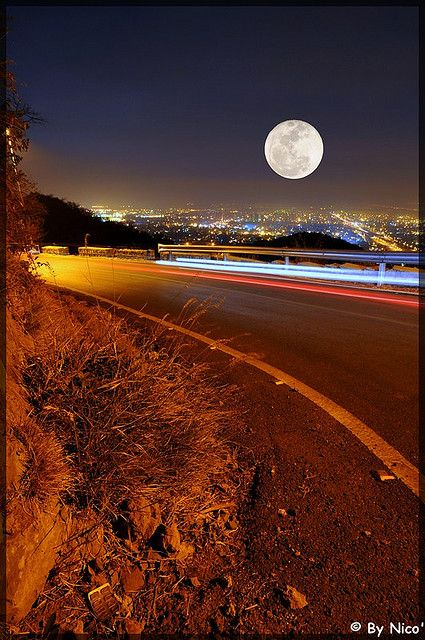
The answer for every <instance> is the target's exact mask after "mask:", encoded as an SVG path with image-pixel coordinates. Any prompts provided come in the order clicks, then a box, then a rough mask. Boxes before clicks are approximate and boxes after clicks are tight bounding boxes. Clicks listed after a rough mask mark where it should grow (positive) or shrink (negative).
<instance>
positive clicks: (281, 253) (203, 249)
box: [158, 244, 419, 266]
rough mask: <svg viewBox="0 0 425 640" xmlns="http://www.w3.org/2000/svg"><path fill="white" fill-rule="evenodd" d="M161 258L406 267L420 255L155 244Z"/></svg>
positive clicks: (414, 263)
mask: <svg viewBox="0 0 425 640" xmlns="http://www.w3.org/2000/svg"><path fill="white" fill-rule="evenodd" d="M158 252H159V256H160V258H161V257H162V254H164V253H167V254H168V255H169V256H173V255H175V254H183V255H184V254H191V253H192V254H193V253H199V254H210V255H226V254H229V253H233V254H243V255H257V256H261V255H272V256H276V257H277V258H279V257H284V258H291V257H292V258H316V259H320V260H335V261H344V262H345V261H350V262H353V263H356V262H373V263H374V264H405V265H409V266H419V253H416V252H414V251H406V252H405V251H391V252H381V251H335V250H326V251H317V250H315V251H313V250H310V249H287V248H285V247H282V248H280V247H278V248H275V247H244V246H232V245H206V244H200V245H195V244H193V245H187V244H158Z"/></svg>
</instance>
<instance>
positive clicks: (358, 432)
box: [60, 286, 425, 501]
mask: <svg viewBox="0 0 425 640" xmlns="http://www.w3.org/2000/svg"><path fill="white" fill-rule="evenodd" d="M60 288H61V289H67V290H68V291H73V292H74V293H79V294H81V295H83V296H88V297H90V298H95V299H96V300H99V301H100V302H104V303H106V304H109V305H112V306H115V307H117V308H118V309H122V310H123V311H126V312H128V313H132V314H134V315H136V316H138V317H140V318H144V319H146V320H151V321H153V322H156V323H157V324H160V325H162V326H164V327H167V328H168V329H174V330H175V331H179V332H180V333H183V334H185V335H187V336H191V337H192V338H194V339H195V340H198V341H200V342H204V343H205V344H207V345H208V346H209V347H210V348H212V349H217V350H218V351H222V352H223V353H226V354H228V355H229V356H231V357H232V358H235V359H236V360H239V361H241V362H244V363H246V364H249V365H251V366H252V367H255V368H256V369H259V370H260V371H263V372H264V373H267V374H268V375H270V376H271V377H272V378H273V379H274V381H275V382H276V384H285V385H286V386H288V387H290V388H291V389H294V390H295V391H298V393H300V394H301V395H303V396H304V397H305V398H307V399H308V400H310V401H311V402H313V403H314V404H315V405H317V406H318V407H320V408H321V409H323V411H325V412H326V413H327V414H328V415H330V416H331V417H332V418H334V419H335V420H336V421H337V422H339V423H340V424H341V425H342V426H344V427H345V428H346V429H348V430H349V431H350V432H351V433H352V434H353V435H354V436H356V438H357V439H358V440H360V442H361V443H362V444H364V445H365V446H366V447H367V448H368V449H369V451H371V452H372V453H373V454H374V455H375V456H376V457H377V458H378V459H379V460H381V462H383V463H384V464H385V465H386V466H387V467H388V468H389V469H390V471H391V472H392V473H393V474H394V475H395V476H397V478H398V479H399V480H401V481H402V482H403V483H404V484H405V485H406V486H407V487H408V488H409V489H410V490H411V491H412V492H413V493H414V494H415V495H416V496H418V498H419V499H420V500H422V501H423V497H422V496H421V495H420V492H419V487H420V485H421V486H425V484H424V482H425V477H424V476H423V474H421V473H420V472H419V469H417V468H416V467H415V466H414V465H413V464H412V463H411V462H409V460H407V459H406V458H405V457H404V456H403V455H402V454H401V453H400V452H399V451H397V449H395V448H394V447H392V446H391V445H390V444H388V442H386V441H385V440H384V439H383V438H381V436H379V435H378V434H377V433H375V431H374V430H373V429H372V428H371V427H368V426H367V425H366V424H365V423H364V422H362V421H361V420H359V418H356V416H354V415H353V414H352V413H350V412H349V411H347V410H346V409H344V408H343V407H341V406H340V405H338V404H337V403H336V402H334V401H333V400H331V399H330V398H327V397H326V396H325V395H323V394H322V393H320V392H319V391H316V390H315V389H313V388H312V387H309V386H308V385H306V384H304V383H303V382H301V381H300V380H297V379H296V378H294V377H293V376H291V375H289V374H288V373H285V372H284V371H282V370H281V369H278V368H277V367H273V366H272V365H270V364H268V363H267V362H263V361H262V360H259V359H258V358H255V357H253V356H250V355H248V354H245V353H243V352H242V351H238V350H237V349H233V348H232V347H229V346H227V345H226V344H223V342H222V341H220V340H213V339H212V338H208V337H207V336H204V335H202V334H201V333H197V332H196V331H191V330H190V329H186V328H185V327H181V326H179V325H177V324H174V323H172V322H169V321H168V320H164V319H163V318H158V317H157V316H152V315H150V314H148V313H143V312H142V311H137V310H136V309H132V308H131V307H127V306H126V305H123V304H121V303H119V302H115V301H114V300H110V299H109V298H104V297H102V296H98V295H96V294H94V293H88V292H87V291H81V290H80V289H74V288H71V287H65V286H60Z"/></svg>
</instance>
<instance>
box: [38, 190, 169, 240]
mask: <svg viewBox="0 0 425 640" xmlns="http://www.w3.org/2000/svg"><path fill="white" fill-rule="evenodd" d="M36 198H37V200H38V202H39V203H40V204H41V205H42V206H43V208H44V210H45V214H44V216H43V229H42V242H43V244H53V243H54V244H63V245H82V244H83V243H84V236H85V234H86V233H89V234H90V238H89V244H91V245H97V246H112V247H119V246H126V247H142V248H144V249H154V248H155V247H156V244H157V241H156V240H154V238H152V236H150V235H149V234H147V233H144V232H141V231H138V230H137V229H134V228H132V227H127V226H125V225H123V224H120V223H118V222H104V221H103V220H100V219H99V218H96V217H94V216H93V215H92V214H91V213H90V212H89V211H88V210H87V209H84V208H83V207H81V206H79V205H78V204H76V203H75V202H68V201H66V200H63V199H62V198H57V197H55V196H52V195H44V194H41V193H37V194H36Z"/></svg>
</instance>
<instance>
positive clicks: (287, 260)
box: [285, 256, 289, 265]
mask: <svg viewBox="0 0 425 640" xmlns="http://www.w3.org/2000/svg"><path fill="white" fill-rule="evenodd" d="M288 264H289V256H285V265H288Z"/></svg>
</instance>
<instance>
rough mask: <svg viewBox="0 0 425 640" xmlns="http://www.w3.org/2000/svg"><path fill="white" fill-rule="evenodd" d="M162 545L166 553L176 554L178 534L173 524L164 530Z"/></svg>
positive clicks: (179, 544) (178, 544) (178, 540)
mask: <svg viewBox="0 0 425 640" xmlns="http://www.w3.org/2000/svg"><path fill="white" fill-rule="evenodd" d="M162 544H163V546H164V549H165V551H167V553H176V552H177V551H178V550H179V549H180V546H181V540H180V533H179V530H178V529H177V525H176V523H175V522H173V523H172V524H171V525H170V526H169V527H166V528H165V533H164V537H163V540H162Z"/></svg>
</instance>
